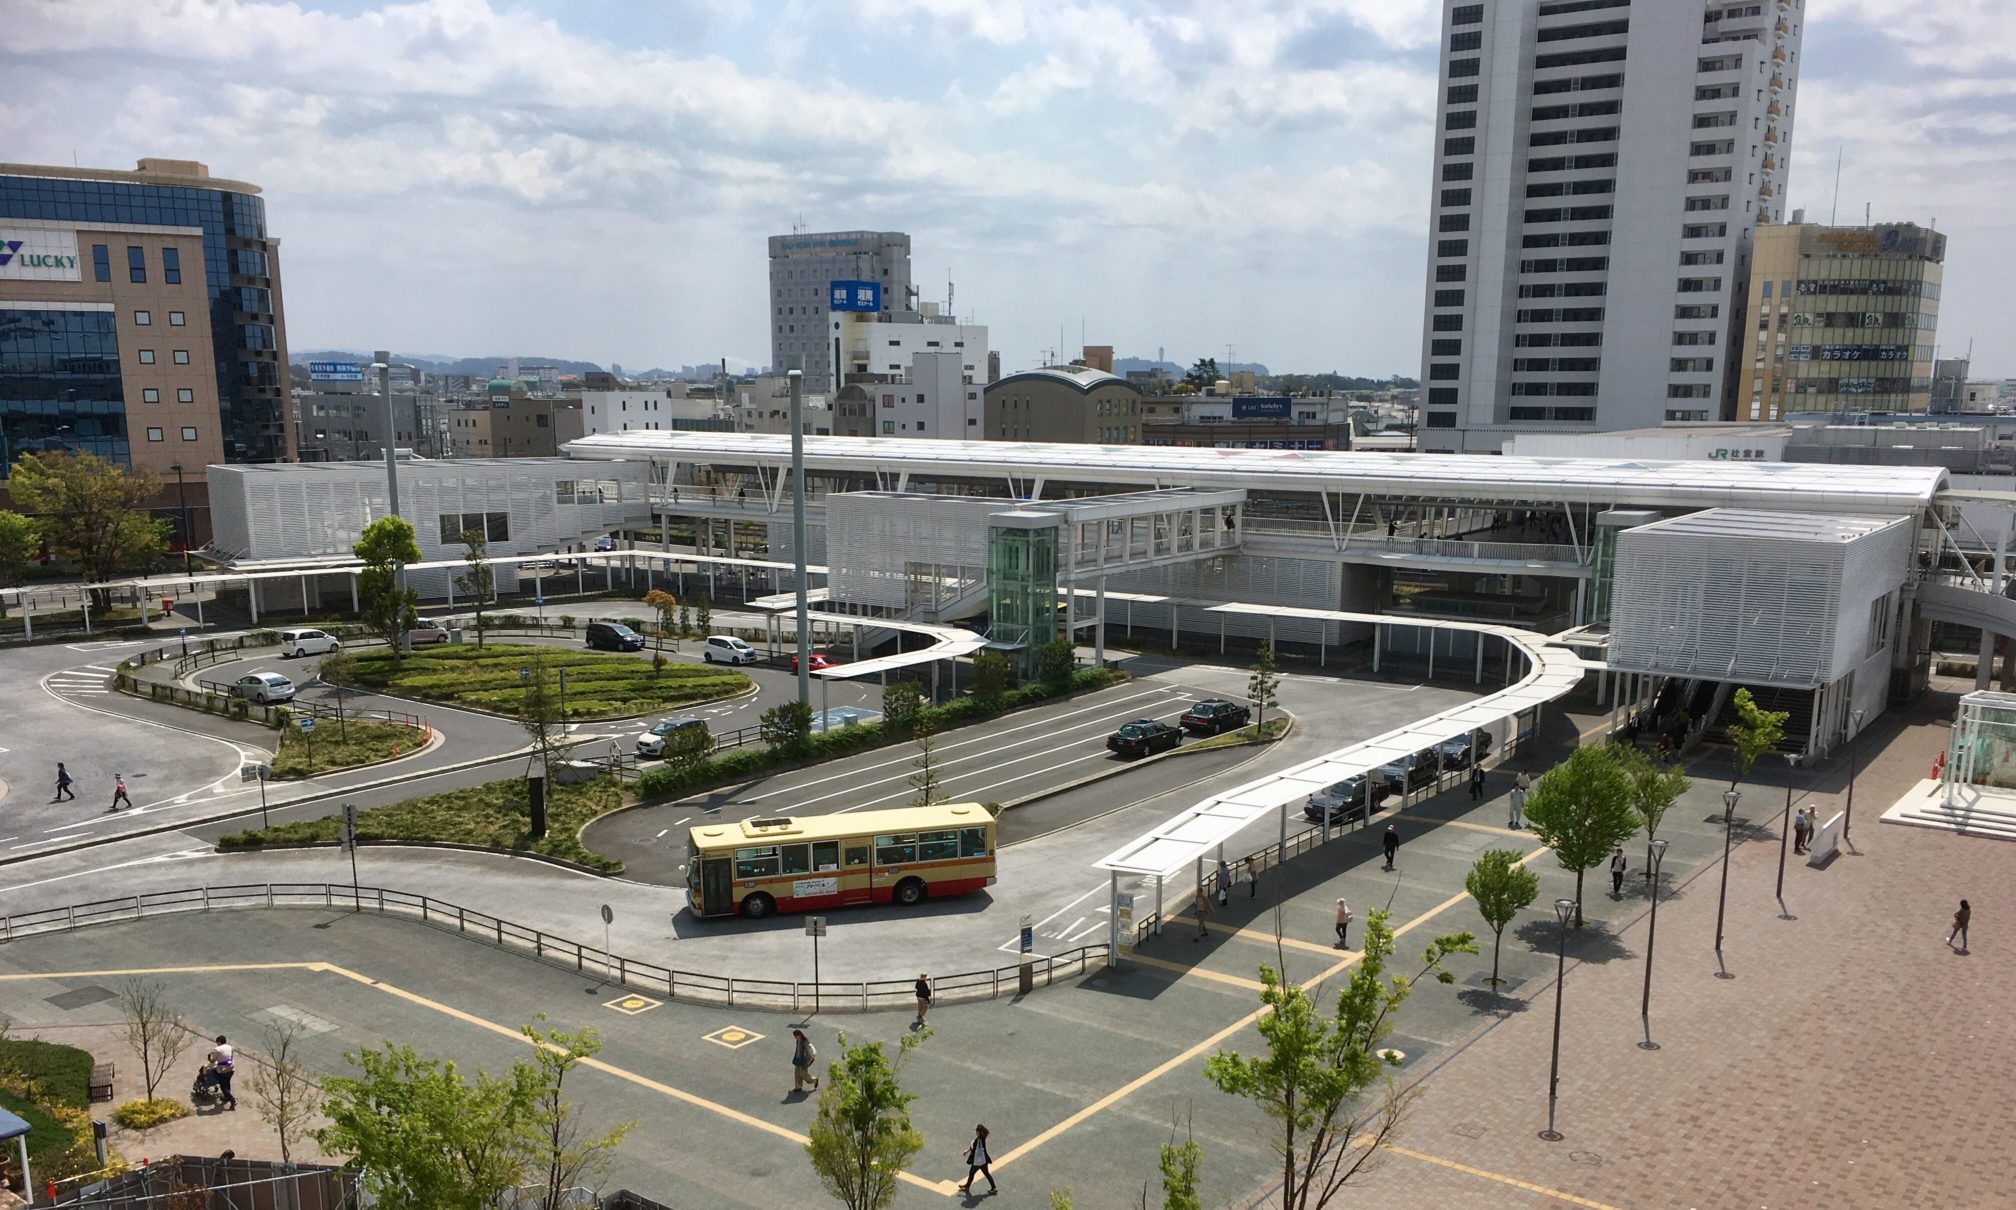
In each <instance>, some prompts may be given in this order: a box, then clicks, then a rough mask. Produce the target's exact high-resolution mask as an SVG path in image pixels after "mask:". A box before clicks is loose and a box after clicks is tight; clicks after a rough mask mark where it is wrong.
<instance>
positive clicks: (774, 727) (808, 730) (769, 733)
mask: <svg viewBox="0 0 2016 1210" xmlns="http://www.w3.org/2000/svg"><path fill="white" fill-rule="evenodd" d="M757 734H758V735H759V736H761V737H762V740H763V742H764V743H766V744H768V745H770V746H771V747H772V748H776V749H778V750H779V751H781V752H803V751H804V750H805V749H806V748H807V747H808V746H809V745H810V743H811V740H812V707H810V706H808V705H806V704H805V703H804V702H784V703H782V704H780V705H776V706H772V707H770V708H769V709H768V710H765V711H764V712H763V717H762V721H761V722H760V723H759V724H758V728H757Z"/></svg>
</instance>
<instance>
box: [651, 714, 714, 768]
mask: <svg viewBox="0 0 2016 1210" xmlns="http://www.w3.org/2000/svg"><path fill="white" fill-rule="evenodd" d="M685 731H699V732H701V733H702V734H705V733H706V731H707V723H706V721H705V720H703V719H697V718H694V717H692V716H691V715H682V716H680V717H679V718H661V719H659V720H658V721H657V722H655V723H652V724H651V725H650V726H649V727H646V728H645V729H644V734H642V735H640V736H638V737H637V755H639V756H642V757H645V758H647V759H650V760H656V759H658V758H659V757H661V756H663V755H665V739H666V737H667V736H670V735H677V734H679V733H681V732H685Z"/></svg>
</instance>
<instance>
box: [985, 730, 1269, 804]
mask: <svg viewBox="0 0 2016 1210" xmlns="http://www.w3.org/2000/svg"><path fill="white" fill-rule="evenodd" d="M1282 717H1284V718H1292V717H1293V716H1291V715H1283V716H1282ZM1294 729H1295V726H1294V724H1293V723H1292V722H1291V723H1290V724H1289V726H1288V730H1287V731H1283V732H1282V733H1281V737H1280V739H1271V740H1265V741H1262V740H1254V741H1253V742H1252V743H1247V744H1224V745H1221V746H1220V747H1216V748H1202V749H1199V748H1171V749H1169V750H1168V751H1167V752H1157V753H1156V754H1155V755H1153V756H1144V757H1142V758H1141V759H1140V760H1137V761H1130V762H1129V763H1127V764H1124V765H1116V766H1114V767H1113V768H1111V769H1101V770H1099V771H1098V772H1097V773H1088V774H1086V775H1085V776H1083V777H1080V778H1075V779H1073V780H1071V781H1067V782H1065V783H1064V784H1063V785H1061V786H1052V787H1050V788H1049V789H1047V790H1038V791H1037V792H1036V793H1034V794H1024V795H1023V796H1022V797H1020V798H1011V799H1008V800H1007V801H1006V802H1003V803H1002V804H1001V809H1002V810H1003V811H1012V810H1014V809H1015V808H1016V807H1024V806H1028V805H1029V804H1030V803H1033V802H1041V801H1042V800H1044V799H1046V798H1051V797H1054V796H1056V795H1058V794H1066V793H1069V792H1070V791H1072V790H1077V789H1081V788H1082V787H1085V786H1089V785H1091V784H1093V783H1094V782H1101V781H1105V780H1106V779H1107V778H1109V777H1118V776H1120V775H1121V774H1122V773H1131V772H1133V771H1134V770H1136V769H1142V768H1146V767H1147V766H1149V765H1152V764H1155V763H1156V762H1157V761H1164V760H1168V759H1169V758H1170V757H1172V756H1185V755H1192V754H1195V753H1198V752H1200V751H1201V752H1236V751H1238V750H1239V749H1241V748H1258V749H1265V748H1266V747H1267V746H1268V745H1269V744H1278V743H1280V742H1281V740H1284V739H1287V738H1288V736H1289V734H1290V733H1291V732H1293V731H1294ZM1253 755H1254V756H1258V755H1259V753H1258V752H1255V753H1253ZM1249 759H1250V758H1249Z"/></svg>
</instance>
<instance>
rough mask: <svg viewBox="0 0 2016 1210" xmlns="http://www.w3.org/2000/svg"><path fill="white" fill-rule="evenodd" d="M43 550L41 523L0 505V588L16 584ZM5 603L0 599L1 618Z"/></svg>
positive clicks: (20, 581)
mask: <svg viewBox="0 0 2016 1210" xmlns="http://www.w3.org/2000/svg"><path fill="white" fill-rule="evenodd" d="M41 550H42V526H41V525H40V524H39V523H37V522H36V520H35V519H34V518H33V517H24V516H22V515H21V514H20V513H10V512H7V511H6V510H4V509H0V588H19V587H20V586H21V585H22V584H23V583H25V582H26V581H27V579H28V570H29V569H30V568H32V567H34V566H35V556H36V555H37V554H39V553H40V552H41ZM6 616H7V603H6V602H5V601H0V618H4V617H6Z"/></svg>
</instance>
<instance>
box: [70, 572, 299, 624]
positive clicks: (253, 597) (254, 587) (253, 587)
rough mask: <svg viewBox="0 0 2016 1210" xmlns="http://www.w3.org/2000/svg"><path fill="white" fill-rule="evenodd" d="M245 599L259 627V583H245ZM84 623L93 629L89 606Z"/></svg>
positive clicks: (251, 580)
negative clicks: (249, 603)
mask: <svg viewBox="0 0 2016 1210" xmlns="http://www.w3.org/2000/svg"><path fill="white" fill-rule="evenodd" d="M245 599H246V600H248V601H250V602H252V624H253V625H254V626H257V625H258V624H259V581H257V580H253V579H248V580H246V581H245ZM84 622H85V627H84V628H85V630H86V631H87V632H88V631H89V630H90V628H91V627H90V622H91V613H90V607H89V606H88V605H87V606H86V607H85V613H84Z"/></svg>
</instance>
